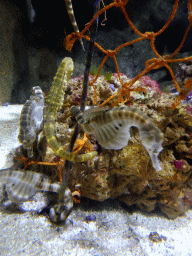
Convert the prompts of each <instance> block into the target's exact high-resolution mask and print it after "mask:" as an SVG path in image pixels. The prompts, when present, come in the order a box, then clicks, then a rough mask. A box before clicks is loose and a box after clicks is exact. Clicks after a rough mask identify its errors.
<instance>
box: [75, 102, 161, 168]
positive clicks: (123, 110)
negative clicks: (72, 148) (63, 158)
mask: <svg viewBox="0 0 192 256" xmlns="http://www.w3.org/2000/svg"><path fill="white" fill-rule="evenodd" d="M71 112H72V113H73V115H74V116H75V117H76V119H77V122H78V123H79V125H80V126H81V127H82V129H83V131H84V132H86V133H88V134H93V135H94V136H95V138H96V140H97V141H98V143H99V144H100V145H101V146H102V147H104V148H105V149H115V150H118V149H122V148H123V147H125V146H127V144H128V141H129V138H130V127H131V126H136V127H137V128H138V130H139V136H140V140H141V142H142V144H143V145H144V147H145V148H146V150H147V151H148V153H149V156H150V158H151V161H152V164H153V167H154V168H155V169H156V170H157V171H161V166H160V164H159V161H158V155H159V153H160V152H161V151H162V149H163V148H162V142H163V138H164V136H163V133H162V132H161V131H160V129H159V128H158V127H156V126H155V125H154V123H153V121H152V120H151V119H150V118H149V117H148V116H147V115H145V114H144V113H142V112H141V111H139V110H137V109H135V108H130V107H127V106H122V107H115V108H112V109H104V108H92V109H89V110H85V112H84V113H82V112H81V111H80V110H79V108H78V107H75V106H73V107H71Z"/></svg>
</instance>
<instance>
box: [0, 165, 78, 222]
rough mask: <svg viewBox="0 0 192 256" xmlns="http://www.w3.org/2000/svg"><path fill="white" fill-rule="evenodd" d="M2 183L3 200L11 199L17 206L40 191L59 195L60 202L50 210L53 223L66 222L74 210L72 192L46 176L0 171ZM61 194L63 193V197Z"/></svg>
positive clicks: (17, 171)
mask: <svg viewBox="0 0 192 256" xmlns="http://www.w3.org/2000/svg"><path fill="white" fill-rule="evenodd" d="M0 183H1V184H3V194H4V198H3V200H6V199H10V201H11V202H13V203H15V204H17V205H18V204H20V203H22V202H25V201H28V200H29V199H31V198H32V197H33V196H34V195H35V194H36V193H37V192H38V191H48V192H53V193H57V195H58V202H56V204H55V205H53V207H52V208H51V209H50V212H49V216H50V219H51V220H52V221H53V222H60V221H65V220H66V219H67V217H68V215H69V214H70V212H71V210H72V208H73V197H72V194H71V191H70V190H69V189H68V188H66V189H65V190H63V189H62V188H61V184H60V183H58V182H52V181H51V180H50V179H49V178H48V177H47V176H46V175H43V174H41V173H36V172H32V171H26V170H14V171H12V170H10V169H4V170H1V171H0ZM61 193H63V194H62V195H61Z"/></svg>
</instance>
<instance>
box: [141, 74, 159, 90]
mask: <svg viewBox="0 0 192 256" xmlns="http://www.w3.org/2000/svg"><path fill="white" fill-rule="evenodd" d="M141 85H142V86H143V87H145V88H146V89H147V90H148V91H151V89H152V90H156V91H157V92H161V90H160V89H159V84H158V83H157V82H156V81H155V80H153V79H151V78H150V77H149V76H142V77H141ZM150 87H151V88H150Z"/></svg>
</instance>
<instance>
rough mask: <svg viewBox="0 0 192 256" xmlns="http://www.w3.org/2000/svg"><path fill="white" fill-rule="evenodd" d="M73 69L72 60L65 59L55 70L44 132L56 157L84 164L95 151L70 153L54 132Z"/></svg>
mask: <svg viewBox="0 0 192 256" xmlns="http://www.w3.org/2000/svg"><path fill="white" fill-rule="evenodd" d="M73 67H74V65H73V60H72V59H71V58H69V57H66V58H64V59H63V60H62V62H61V64H60V66H59V68H58V70H57V73H56V76H55V77H54V80H53V83H52V86H51V89H50V92H49V95H48V99H47V109H46V117H45V124H44V131H45V136H46V138H47V142H48V144H49V146H50V147H51V148H52V150H53V151H54V152H55V153H56V154H57V155H58V156H60V157H62V158H65V159H67V160H69V161H71V162H84V161H87V160H90V159H92V158H93V157H95V156H97V154H98V153H97V151H93V152H90V153H87V154H79V155H78V154H74V153H70V152H68V151H66V150H65V149H64V148H63V147H62V145H61V144H60V143H59V142H58V141H57V138H56V136H55V130H54V128H55V120H56V116H57V112H58V110H59V109H60V108H61V107H62V104H63V99H64V94H65V92H64V90H65V88H66V86H67V84H68V81H69V79H70V76H71V73H72V72H73Z"/></svg>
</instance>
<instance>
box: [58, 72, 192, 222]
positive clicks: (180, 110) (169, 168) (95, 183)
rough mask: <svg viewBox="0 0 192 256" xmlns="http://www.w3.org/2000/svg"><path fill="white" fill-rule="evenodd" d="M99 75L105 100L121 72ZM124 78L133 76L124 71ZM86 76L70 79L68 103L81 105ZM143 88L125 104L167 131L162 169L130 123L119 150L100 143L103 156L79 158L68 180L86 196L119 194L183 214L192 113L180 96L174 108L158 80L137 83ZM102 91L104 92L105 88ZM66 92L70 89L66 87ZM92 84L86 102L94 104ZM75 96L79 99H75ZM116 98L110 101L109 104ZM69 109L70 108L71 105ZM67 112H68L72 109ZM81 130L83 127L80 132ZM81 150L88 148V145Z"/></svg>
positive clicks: (190, 185)
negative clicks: (124, 143) (157, 167)
mask: <svg viewBox="0 0 192 256" xmlns="http://www.w3.org/2000/svg"><path fill="white" fill-rule="evenodd" d="M103 79H104V77H100V78H99V79H98V80H97V86H96V88H97V89H96V90H97V100H98V102H99V103H102V102H103V101H104V100H105V99H106V97H109V96H110V95H112V94H113V93H115V91H116V90H117V89H119V88H120V83H119V81H118V78H117V75H116V74H113V76H112V78H111V80H110V81H108V82H107V81H105V82H104V83H103ZM122 79H124V80H126V79H127V80H129V79H128V78H127V77H126V76H125V75H123V76H122ZM81 85H82V78H81V77H80V78H75V79H71V80H70V82H69V86H68V87H69V88H70V87H73V88H74V91H73V92H70V90H69V89H68V95H69V96H71V95H72V100H69V101H68V99H70V97H69V96H66V98H65V102H64V106H65V107H66V106H67V105H68V106H71V105H72V104H73V105H78V103H79V100H80V98H81ZM134 86H135V87H143V88H144V89H145V91H138V92H134V91H133V92H132V94H131V97H130V100H129V101H128V102H127V103H126V105H127V106H132V107H134V108H137V109H138V110H140V111H142V112H144V113H145V114H147V115H148V116H149V117H150V118H151V119H152V120H153V122H154V124H155V125H156V126H157V127H158V128H159V129H160V130H161V131H162V132H163V133H164V141H163V145H162V146H163V151H162V152H161V153H160V156H159V160H160V163H161V167H162V170H161V171H160V172H156V170H155V169H154V168H153V165H152V162H151V160H150V157H149V155H148V153H147V151H146V149H145V148H144V146H143V145H142V143H141V141H140V138H139V132H138V130H137V129H136V128H135V127H132V128H131V134H132V136H131V140H130V141H129V142H128V145H127V146H126V147H124V148H123V149H121V150H106V149H103V148H102V149H100V151H101V152H100V154H99V156H97V157H95V158H93V159H92V160H90V161H87V162H84V163H75V164H74V165H73V167H72V172H71V173H70V175H69V180H68V186H69V188H70V189H71V190H72V191H73V190H74V189H75V186H76V184H80V185H81V187H80V191H81V194H82V196H85V197H88V198H91V199H94V200H98V201H103V200H105V199H108V198H119V199H120V200H122V201H123V202H125V203H126V204H127V205H133V204H136V205H137V206H138V207H139V208H141V209H142V210H145V211H148V212H150V211H152V210H154V209H155V207H156V206H157V205H159V207H160V209H161V211H162V212H163V213H165V214H166V215H167V216H168V217H170V218H175V217H177V216H178V215H180V214H183V213H184V212H185V211H186V210H187V209H188V208H189V207H190V206H191V202H192V197H191V195H192V182H191V180H192V177H191V176H192V175H191V173H192V168H191V165H192V115H191V113H189V112H188V111H187V108H188V104H187V103H186V102H185V103H183V102H181V103H180V104H179V105H178V106H177V108H176V109H175V110H174V111H171V110H170V108H171V106H172V104H173V102H174V101H175V97H176V96H175V95H174V94H171V93H164V92H162V91H161V90H160V88H159V86H158V84H157V82H156V81H154V80H152V79H150V78H149V77H148V76H144V77H142V79H141V80H139V81H138V82H136V83H135V84H134ZM101 92H102V93H101ZM66 95H67V91H66ZM94 95H95V94H94V90H93V88H89V91H88V102H89V105H93V104H94ZM77 99H79V100H78V101H77ZM111 105H112V102H109V104H108V106H110V107H111ZM68 111H69V109H68ZM68 111H66V112H64V113H63V114H62V115H63V120H64V119H65V120H66V118H65V115H69V112H68ZM82 134H83V133H82ZM89 138H90V141H91V142H92V145H93V148H96V147H97V144H96V141H95V139H94V137H93V136H91V135H89ZM80 152H81V153H85V152H86V150H85V149H84V148H82V149H81V151H80Z"/></svg>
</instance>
